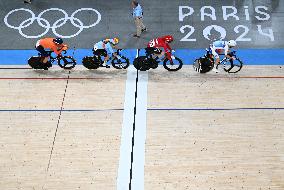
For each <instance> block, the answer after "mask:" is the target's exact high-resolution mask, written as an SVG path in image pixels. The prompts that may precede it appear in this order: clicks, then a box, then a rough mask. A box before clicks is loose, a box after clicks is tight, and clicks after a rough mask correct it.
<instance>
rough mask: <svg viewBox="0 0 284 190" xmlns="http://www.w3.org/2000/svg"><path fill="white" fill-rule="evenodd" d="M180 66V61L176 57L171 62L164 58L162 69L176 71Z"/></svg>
mask: <svg viewBox="0 0 284 190" xmlns="http://www.w3.org/2000/svg"><path fill="white" fill-rule="evenodd" d="M182 65H183V63H182V60H181V59H179V58H177V57H175V59H173V60H172V62H171V61H170V60H169V59H168V58H166V59H165V60H164V64H163V66H164V68H165V69H167V70H168V71H178V70H180V69H181V68H182Z"/></svg>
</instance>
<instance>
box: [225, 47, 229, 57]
mask: <svg viewBox="0 0 284 190" xmlns="http://www.w3.org/2000/svg"><path fill="white" fill-rule="evenodd" d="M228 53H229V46H228V45H226V46H225V47H224V54H225V56H226V57H230V56H229V55H228Z"/></svg>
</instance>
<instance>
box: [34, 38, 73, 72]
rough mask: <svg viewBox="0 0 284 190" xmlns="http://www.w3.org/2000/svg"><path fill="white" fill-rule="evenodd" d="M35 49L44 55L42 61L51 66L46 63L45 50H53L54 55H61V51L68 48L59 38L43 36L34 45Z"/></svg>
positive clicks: (46, 53) (46, 54) (47, 55)
mask: <svg viewBox="0 0 284 190" xmlns="http://www.w3.org/2000/svg"><path fill="white" fill-rule="evenodd" d="M35 48H36V50H37V51H38V52H39V53H40V54H41V56H43V57H44V60H43V63H44V64H48V66H49V67H51V64H50V63H47V61H48V59H49V54H48V52H47V51H46V50H51V51H53V52H54V53H55V54H56V55H61V52H62V51H64V50H67V49H68V46H67V45H66V44H63V40H62V39H61V38H43V39H41V40H38V41H37V43H36V46H35Z"/></svg>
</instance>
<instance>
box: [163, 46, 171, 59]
mask: <svg viewBox="0 0 284 190" xmlns="http://www.w3.org/2000/svg"><path fill="white" fill-rule="evenodd" d="M163 48H164V50H165V53H166V58H167V59H169V60H172V48H171V47H170V46H169V44H167V43H165V44H164V45H163Z"/></svg>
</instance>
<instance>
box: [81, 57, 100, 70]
mask: <svg viewBox="0 0 284 190" xmlns="http://www.w3.org/2000/svg"><path fill="white" fill-rule="evenodd" d="M82 63H83V66H84V67H86V68H87V69H97V68H99V67H100V64H99V63H97V62H96V61H95V59H94V57H88V56H86V57H84V58H83V60H82Z"/></svg>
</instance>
